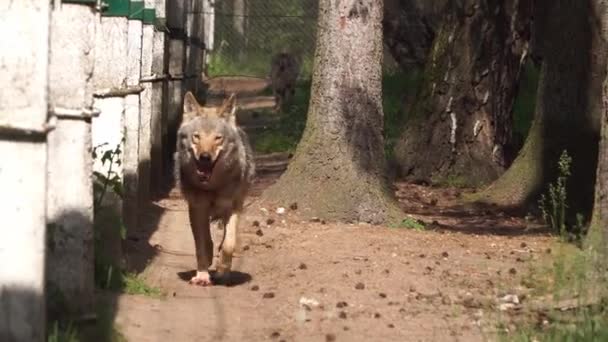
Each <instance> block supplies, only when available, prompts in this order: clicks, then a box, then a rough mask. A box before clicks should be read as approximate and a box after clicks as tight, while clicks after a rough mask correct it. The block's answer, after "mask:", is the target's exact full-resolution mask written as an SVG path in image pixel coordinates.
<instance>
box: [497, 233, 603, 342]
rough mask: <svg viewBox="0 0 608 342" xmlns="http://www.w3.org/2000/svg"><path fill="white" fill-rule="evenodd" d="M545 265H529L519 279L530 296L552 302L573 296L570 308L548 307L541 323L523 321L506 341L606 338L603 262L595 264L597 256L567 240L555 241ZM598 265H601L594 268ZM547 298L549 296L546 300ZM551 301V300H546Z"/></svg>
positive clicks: (504, 338) (504, 337)
mask: <svg viewBox="0 0 608 342" xmlns="http://www.w3.org/2000/svg"><path fill="white" fill-rule="evenodd" d="M553 250H554V252H553V253H552V254H553V255H552V256H551V257H548V258H546V259H547V260H546V261H547V264H546V266H540V267H535V268H531V271H530V274H529V275H528V276H526V277H524V278H523V279H522V281H523V283H524V285H525V286H526V287H532V288H533V292H532V293H533V295H534V296H537V297H540V298H548V297H547V296H546V294H549V295H551V298H552V299H553V300H555V301H560V300H562V299H575V300H576V303H575V304H574V306H575V308H574V309H571V310H567V311H566V310H558V309H555V310H551V311H549V312H546V313H545V314H544V318H543V320H545V322H544V323H541V324H537V325H530V324H529V323H528V322H523V323H522V324H520V326H519V327H517V330H516V332H514V333H512V334H511V335H506V334H505V335H503V336H501V337H502V339H503V340H509V341H608V301H607V299H608V297H607V295H608V292H607V290H608V287H607V286H606V285H607V278H606V277H607V275H606V272H605V265H604V264H602V265H601V266H600V265H598V264H596V263H595V260H596V258H597V255H596V254H594V253H595V252H593V251H591V250H581V249H579V248H577V247H576V246H574V245H572V244H568V243H559V242H558V243H557V244H556V245H555V246H554V248H553ZM597 266H600V267H597ZM547 300H548V299H547ZM548 304H551V303H548Z"/></svg>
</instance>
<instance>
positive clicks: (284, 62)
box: [270, 52, 300, 108]
mask: <svg viewBox="0 0 608 342" xmlns="http://www.w3.org/2000/svg"><path fill="white" fill-rule="evenodd" d="M299 73H300V63H299V62H298V60H297V59H296V57H295V56H294V55H292V54H290V53H286V52H281V53H278V54H276V55H275V56H274V57H273V58H272V61H271V65H270V80H271V81H272V91H273V93H274V97H275V100H276V103H277V108H281V107H282V106H283V105H285V104H286V103H288V102H289V101H290V100H291V98H292V97H293V96H294V95H295V90H296V81H297V80H298V75H299Z"/></svg>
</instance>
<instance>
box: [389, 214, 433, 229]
mask: <svg viewBox="0 0 608 342" xmlns="http://www.w3.org/2000/svg"><path fill="white" fill-rule="evenodd" d="M393 228H405V229H412V230H416V231H423V230H425V229H426V225H425V224H424V222H422V221H420V220H416V219H415V218H413V217H406V218H404V219H403V220H402V221H401V222H400V223H399V224H398V225H396V226H394V227H393Z"/></svg>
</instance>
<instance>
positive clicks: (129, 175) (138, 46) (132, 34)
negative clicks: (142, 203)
mask: <svg viewBox="0 0 608 342" xmlns="http://www.w3.org/2000/svg"><path fill="white" fill-rule="evenodd" d="M131 5H133V3H131ZM139 10H140V9H133V8H132V9H131V11H132V12H135V13H139V12H138V11H139ZM141 10H142V11H143V7H142V8H141ZM142 14H143V13H142ZM127 25H128V36H127V37H128V38H127V83H126V84H127V87H130V88H136V87H138V86H140V84H139V80H140V78H141V56H142V55H141V53H142V29H143V23H142V20H141V19H139V18H137V19H132V16H131V15H130V19H129V21H128V24H127ZM142 89H143V88H142ZM139 128H140V94H139V93H132V94H127V96H126V97H125V151H124V160H123V172H124V182H123V184H124V198H123V199H124V202H123V204H124V206H123V220H124V223H125V226H126V228H127V230H132V229H135V228H136V227H137V225H138V215H139V193H138V186H139V174H138V168H139Z"/></svg>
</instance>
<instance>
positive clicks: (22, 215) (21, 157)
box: [0, 0, 50, 342]
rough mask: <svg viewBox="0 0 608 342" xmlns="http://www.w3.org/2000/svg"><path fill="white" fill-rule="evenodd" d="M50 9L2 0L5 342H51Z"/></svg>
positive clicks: (1, 311)
mask: <svg viewBox="0 0 608 342" xmlns="http://www.w3.org/2000/svg"><path fill="white" fill-rule="evenodd" d="M49 4H50V2H49V1H48V0H20V1H0V28H1V29H2V32H5V34H4V35H3V37H2V39H0V70H2V71H1V72H0V84H2V85H3V87H2V91H0V156H2V162H0V189H2V191H1V192H0V208H2V220H3V224H1V225H0V241H2V242H1V243H0V341H12V342H22V341H23V342H30V341H34V342H36V341H40V342H41V341H44V340H45V321H46V317H45V298H44V295H45V293H44V258H45V225H46V216H45V213H46V166H47V144H46V140H47V133H48V131H49V127H50V126H49V125H48V124H47V105H48V103H47V86H48V42H49Z"/></svg>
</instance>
